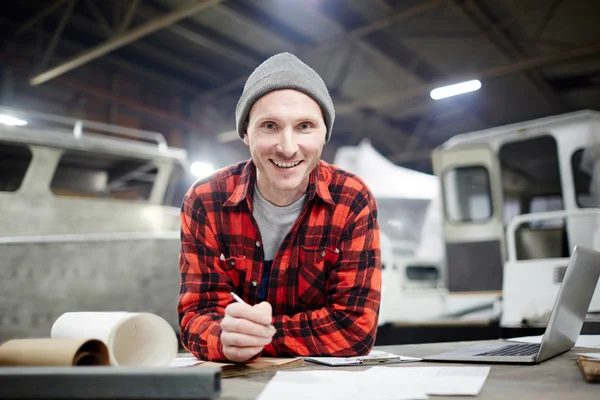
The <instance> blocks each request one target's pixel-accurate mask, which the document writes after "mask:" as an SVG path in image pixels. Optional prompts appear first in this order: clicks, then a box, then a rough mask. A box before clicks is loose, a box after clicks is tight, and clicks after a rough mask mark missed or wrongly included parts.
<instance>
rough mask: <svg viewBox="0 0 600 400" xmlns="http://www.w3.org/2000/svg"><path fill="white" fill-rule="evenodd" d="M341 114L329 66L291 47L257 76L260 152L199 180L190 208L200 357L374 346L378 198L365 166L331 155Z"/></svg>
mask: <svg viewBox="0 0 600 400" xmlns="http://www.w3.org/2000/svg"><path fill="white" fill-rule="evenodd" d="M334 119H335V110H334V106H333V102H332V100H331V97H330V95H329V92H328V90H327V87H326V86H325V83H324V82H323V80H322V79H321V77H320V76H319V75H318V74H317V73H316V72H315V71H314V70H313V69H311V68H310V67H309V66H307V65H306V64H304V63H303V62H302V61H300V60H299V59H298V58H296V57H295V56H293V55H291V54H289V53H282V54H278V55H276V56H273V57H271V58H269V59H268V60H266V61H265V62H263V63H262V64H261V65H260V66H259V67H258V68H257V69H256V70H255V71H254V72H253V73H252V74H251V75H250V77H249V78H248V81H247V82H246V85H245V86H244V90H243V93H242V96H241V98H240V100H239V102H238V105H237V109H236V125H237V131H238V134H239V136H240V138H241V139H242V140H243V141H244V143H245V144H247V145H248V147H249V148H250V155H251V160H249V161H246V162H242V163H239V164H236V165H233V166H230V167H227V168H225V169H222V170H220V171H217V172H216V173H214V174H213V175H212V176H211V177H209V178H206V179H203V180H200V181H198V182H196V183H195V184H194V185H193V186H192V187H191V188H190V190H189V191H188V193H187V194H186V196H185V199H184V203H183V207H182V213H181V253H180V257H179V264H180V271H181V289H180V298H179V304H178V312H179V321H180V329H181V342H182V344H183V346H184V347H185V348H186V349H187V350H189V351H190V352H191V353H192V354H194V355H195V356H197V357H199V358H200V359H204V360H213V361H232V362H250V361H252V360H254V359H256V358H257V357H259V356H260V355H268V356H295V355H299V356H309V355H312V356H356V355H364V354H367V353H368V352H369V351H370V350H371V348H372V347H373V344H374V342H375V335H376V332H377V322H378V315H379V303H380V298H381V259H380V249H379V227H378V225H377V207H376V203H375V199H374V198H373V195H372V194H371V192H370V191H369V189H368V188H367V187H366V185H365V184H364V183H363V182H362V181H361V180H360V179H359V178H358V177H356V176H354V175H352V174H350V173H348V172H346V171H343V170H341V169H339V168H337V167H335V166H333V165H329V164H327V163H326V162H324V161H322V160H321V152H322V149H323V146H324V145H325V143H327V142H328V141H329V139H330V137H331V133H332V127H333V122H334ZM232 292H233V293H236V294H237V295H238V296H239V297H240V298H241V299H243V300H244V301H243V302H235V301H234V299H233V297H232V294H231V293H232Z"/></svg>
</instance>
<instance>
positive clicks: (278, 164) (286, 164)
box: [270, 159, 302, 169]
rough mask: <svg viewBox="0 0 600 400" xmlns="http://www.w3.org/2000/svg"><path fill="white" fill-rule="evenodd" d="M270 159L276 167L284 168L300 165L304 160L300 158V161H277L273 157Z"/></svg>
mask: <svg viewBox="0 0 600 400" xmlns="http://www.w3.org/2000/svg"><path fill="white" fill-rule="evenodd" d="M270 161H271V163H272V164H273V165H275V166H276V167H278V168H283V169H291V168H294V167H296V166H298V165H299V164H300V163H301V162H302V160H300V161H290V162H283V161H275V160H273V159H271V160H270Z"/></svg>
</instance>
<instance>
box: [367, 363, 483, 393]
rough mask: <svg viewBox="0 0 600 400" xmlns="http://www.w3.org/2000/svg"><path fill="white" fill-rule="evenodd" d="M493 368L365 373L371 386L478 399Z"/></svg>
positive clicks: (378, 369)
mask: <svg viewBox="0 0 600 400" xmlns="http://www.w3.org/2000/svg"><path fill="white" fill-rule="evenodd" d="M489 372H490V367H487V366H486V367H483V366H481V367H479V366H478V367H399V368H395V367H380V366H378V367H372V368H369V369H368V370H366V371H364V374H365V375H366V376H368V378H369V379H368V381H369V382H370V383H371V386H378V385H395V386H396V387H398V388H401V387H404V386H410V387H413V388H416V389H419V390H421V391H423V392H425V393H426V394H428V395H432V396H433V395H438V396H455V395H462V396H476V395H478V394H479V392H481V389H482V388H483V385H484V384H485V381H486V379H487V377H488V374H489Z"/></svg>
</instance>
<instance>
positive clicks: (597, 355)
mask: <svg viewBox="0 0 600 400" xmlns="http://www.w3.org/2000/svg"><path fill="white" fill-rule="evenodd" d="M577 355H578V356H584V357H587V358H588V359H590V360H599V361H600V353H577Z"/></svg>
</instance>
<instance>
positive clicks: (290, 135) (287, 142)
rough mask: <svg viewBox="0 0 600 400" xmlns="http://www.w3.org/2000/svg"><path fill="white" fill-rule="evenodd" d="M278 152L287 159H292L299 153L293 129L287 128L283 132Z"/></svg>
mask: <svg viewBox="0 0 600 400" xmlns="http://www.w3.org/2000/svg"><path fill="white" fill-rule="evenodd" d="M277 147H278V149H277V150H278V151H279V152H280V153H282V154H283V155H284V156H285V157H287V158H292V157H293V156H294V154H296V153H297V152H298V144H297V143H296V135H295V134H294V131H293V129H292V128H286V129H284V130H283V132H281V135H280V138H279V145H278V146H277Z"/></svg>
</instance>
